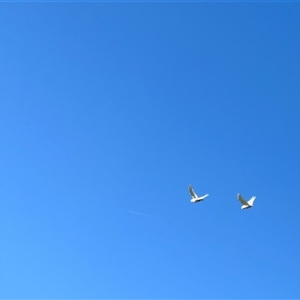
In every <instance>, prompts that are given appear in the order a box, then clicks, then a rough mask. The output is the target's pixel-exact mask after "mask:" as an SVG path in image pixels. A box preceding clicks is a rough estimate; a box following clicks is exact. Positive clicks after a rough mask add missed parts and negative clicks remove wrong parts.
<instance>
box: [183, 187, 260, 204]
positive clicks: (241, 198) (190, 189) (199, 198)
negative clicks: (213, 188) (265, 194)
mask: <svg viewBox="0 0 300 300" xmlns="http://www.w3.org/2000/svg"><path fill="white" fill-rule="evenodd" d="M189 193H190V195H191V196H192V199H191V202H193V203H196V202H199V201H202V200H204V199H205V198H206V197H208V196H209V194H205V195H204V196H201V197H198V195H197V194H196V193H195V191H194V190H193V187H192V186H191V185H189ZM237 198H238V200H239V201H240V202H241V203H242V207H241V209H247V208H251V207H252V206H253V202H254V200H255V199H256V197H255V196H253V197H252V198H251V199H250V200H249V201H246V200H245V199H244V198H243V197H242V196H241V195H240V194H237Z"/></svg>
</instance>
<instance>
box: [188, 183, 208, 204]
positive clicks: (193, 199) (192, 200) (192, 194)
mask: <svg viewBox="0 0 300 300" xmlns="http://www.w3.org/2000/svg"><path fill="white" fill-rule="evenodd" d="M189 193H190V195H191V196H192V199H191V202H193V203H196V202H199V201H202V200H204V199H205V198H206V197H207V196H208V194H205V195H204V196H202V197H198V195H197V194H196V193H195V192H194V190H193V188H192V186H191V185H189Z"/></svg>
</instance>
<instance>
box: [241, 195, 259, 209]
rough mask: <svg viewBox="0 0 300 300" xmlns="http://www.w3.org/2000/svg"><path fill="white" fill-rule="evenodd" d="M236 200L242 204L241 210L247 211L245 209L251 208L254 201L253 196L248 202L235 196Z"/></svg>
mask: <svg viewBox="0 0 300 300" xmlns="http://www.w3.org/2000/svg"><path fill="white" fill-rule="evenodd" d="M237 198H238V200H239V201H240V202H241V203H242V204H243V205H242V207H241V209H247V208H251V207H252V206H253V202H254V200H255V199H256V197H255V196H253V197H252V198H251V199H250V200H249V201H248V202H247V201H246V200H245V199H244V198H243V197H242V196H241V195H240V194H237Z"/></svg>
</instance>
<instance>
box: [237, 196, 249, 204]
mask: <svg viewBox="0 0 300 300" xmlns="http://www.w3.org/2000/svg"><path fill="white" fill-rule="evenodd" d="M237 198H238V199H239V201H240V202H241V203H242V204H243V205H247V206H248V205H249V204H248V202H247V201H246V200H245V199H244V198H243V197H242V196H241V195H240V194H237Z"/></svg>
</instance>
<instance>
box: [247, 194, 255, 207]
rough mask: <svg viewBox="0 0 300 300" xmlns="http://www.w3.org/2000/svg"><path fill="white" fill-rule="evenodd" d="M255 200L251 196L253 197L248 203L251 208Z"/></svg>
mask: <svg viewBox="0 0 300 300" xmlns="http://www.w3.org/2000/svg"><path fill="white" fill-rule="evenodd" d="M255 199H256V197H255V196H253V197H252V198H251V199H250V200H249V201H248V204H249V205H251V206H252V205H253V202H254V200H255Z"/></svg>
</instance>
